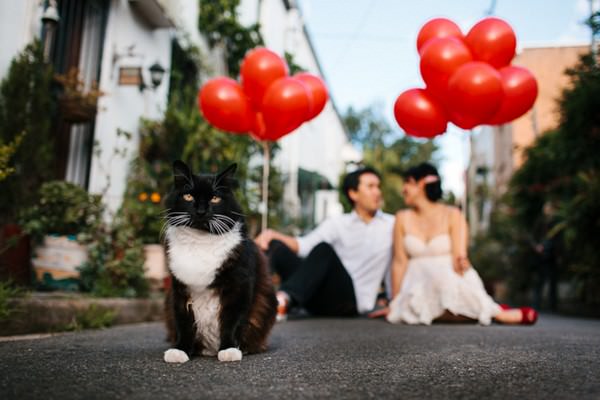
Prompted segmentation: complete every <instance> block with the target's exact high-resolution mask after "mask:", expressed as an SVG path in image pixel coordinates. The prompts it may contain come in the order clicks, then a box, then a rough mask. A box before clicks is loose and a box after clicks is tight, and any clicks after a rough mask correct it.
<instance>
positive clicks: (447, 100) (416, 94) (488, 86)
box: [394, 17, 538, 138]
mask: <svg viewBox="0 0 600 400" xmlns="http://www.w3.org/2000/svg"><path fill="white" fill-rule="evenodd" d="M516 44H517V39H516V37H515V33H514V31H513V30H512V28H511V27H510V25H509V24H508V23H506V22H505V21H503V20H501V19H499V18H493V17H492V18H485V19H483V20H481V21H479V22H478V23H477V24H475V25H474V26H473V27H472V28H471V30H470V31H469V32H468V33H467V35H466V36H463V34H462V32H461V31H460V28H459V27H458V26H457V25H456V24H455V23H454V22H452V21H450V20H448V19H445V18H436V19H433V20H431V21H429V22H427V23H426V24H425V25H424V26H423V27H422V28H421V30H420V31H419V35H418V37H417V49H418V51H419V55H420V56H421V61H420V70H421V76H422V77H423V80H424V81H425V84H426V89H410V90H407V91H405V92H404V93H402V94H401V95H400V96H399V97H398V99H397V100H396V103H395V105H394V116H395V117H396V121H397V122H398V125H400V127H401V128H402V129H403V130H404V131H405V132H406V133H407V134H409V135H412V136H417V137H425V138H432V137H434V136H436V135H439V134H441V133H444V132H445V131H446V127H447V124H448V122H452V123H454V124H455V125H457V126H458V127H460V128H463V129H472V128H474V127H475V126H477V125H500V124H504V123H507V122H510V121H512V120H513V119H515V118H518V117H520V116H521V115H523V114H525V113H526V112H527V111H528V110H529V109H530V108H531V107H532V106H533V103H534V102H535V99H536V97H537V93H538V87H537V82H536V80H535V77H534V76H533V75H532V74H531V72H529V70H527V69H526V68H522V67H517V66H513V65H510V62H511V60H512V59H513V57H514V55H515V48H516Z"/></svg>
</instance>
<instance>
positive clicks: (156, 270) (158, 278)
mask: <svg viewBox="0 0 600 400" xmlns="http://www.w3.org/2000/svg"><path fill="white" fill-rule="evenodd" d="M167 275H168V274H167V262H166V257H165V248H164V246H163V245H162V244H147V245H144V276H145V277H146V279H148V280H149V281H150V286H151V287H152V288H154V289H160V288H162V287H163V285H164V284H163V282H164V279H165V277H166V276H167Z"/></svg>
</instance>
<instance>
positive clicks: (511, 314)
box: [494, 308, 535, 324]
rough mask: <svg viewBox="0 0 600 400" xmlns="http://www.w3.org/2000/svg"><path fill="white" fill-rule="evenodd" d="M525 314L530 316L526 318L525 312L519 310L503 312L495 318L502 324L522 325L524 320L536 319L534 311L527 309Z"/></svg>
mask: <svg viewBox="0 0 600 400" xmlns="http://www.w3.org/2000/svg"><path fill="white" fill-rule="evenodd" d="M525 312H527V313H529V315H525V316H524V315H523V311H522V310H521V309H519V308H511V309H508V310H502V311H500V313H498V314H497V315H496V316H495V317H494V319H495V320H496V321H498V322H500V323H502V324H520V323H521V321H523V319H525V320H527V321H531V320H533V319H534V318H535V315H534V314H535V311H534V310H533V309H527V310H525ZM523 317H525V318H523Z"/></svg>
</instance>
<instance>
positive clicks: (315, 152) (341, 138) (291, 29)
mask: <svg viewBox="0 0 600 400" xmlns="http://www.w3.org/2000/svg"><path fill="white" fill-rule="evenodd" d="M238 11H239V12H240V21H242V22H243V23H245V24H247V25H249V24H251V23H253V22H254V21H256V18H257V15H260V24H261V33H262V36H263V39H264V41H265V45H266V47H268V48H269V49H271V50H273V51H274V52H276V53H278V54H279V55H280V56H283V55H284V53H285V52H286V51H287V52H289V53H291V54H293V56H294V61H295V62H296V64H298V65H300V66H301V67H303V68H305V69H306V70H307V71H308V72H310V73H312V74H314V75H317V76H321V70H320V68H319V65H318V61H317V59H316V55H315V54H314V52H313V49H312V47H311V45H310V42H309V38H308V37H307V35H306V31H305V30H304V22H303V20H302V16H301V15H300V13H299V11H298V10H297V9H295V8H292V9H291V10H286V8H285V5H284V2H283V1H282V0H261V1H259V0H242V2H241V4H240V8H239V10H238ZM321 78H323V77H322V76H321ZM279 143H280V145H281V151H280V153H279V154H278V156H277V158H276V160H275V163H276V164H277V165H278V167H279V168H280V169H281V170H282V172H284V173H285V174H287V175H288V177H289V181H288V184H287V186H286V188H285V190H284V201H285V202H286V203H287V205H288V210H289V212H290V213H291V214H294V213H297V212H299V206H298V204H297V203H298V193H297V173H298V168H304V169H306V170H310V171H315V172H318V173H320V174H321V175H323V176H325V177H327V179H328V180H329V181H330V183H332V184H333V185H337V183H338V179H339V176H340V174H342V173H343V172H344V167H345V161H358V160H359V159H360V154H358V153H357V152H356V151H355V150H354V149H353V148H352V146H351V145H350V144H349V141H348V138H347V136H346V133H345V130H344V127H343V126H342V123H341V121H340V118H339V115H338V114H337V111H336V109H335V108H334V106H333V104H332V102H331V101H329V102H328V103H327V105H326V107H325V109H324V110H323V111H322V112H321V114H319V116H317V117H316V118H315V119H313V120H312V121H309V122H307V123H304V124H303V125H302V126H301V127H300V128H298V129H297V130H296V131H294V132H292V133H291V134H289V135H287V136H285V137H283V138H282V139H281V140H280V142H279ZM317 200H318V201H322V202H329V203H331V201H332V198H331V197H330V196H320V197H319V198H318V199H317ZM323 207H325V206H324V205H322V204H320V203H319V204H315V209H316V210H319V209H322V208H323ZM327 207H329V206H327ZM332 207H333V208H330V207H329V208H328V209H336V210H337V209H338V208H337V206H332ZM324 216H325V213H317V215H316V216H315V217H316V222H319V221H320V220H321V219H322V217H324Z"/></svg>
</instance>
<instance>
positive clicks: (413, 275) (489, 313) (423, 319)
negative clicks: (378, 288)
mask: <svg viewBox="0 0 600 400" xmlns="http://www.w3.org/2000/svg"><path fill="white" fill-rule="evenodd" d="M404 247H405V250H406V253H407V255H408V257H409V261H408V267H407V270H406V274H405V276H404V280H403V281H402V288H401V289H400V293H398V295H397V296H396V297H395V298H394V299H393V300H392V301H391V303H390V312H389V314H388V316H387V320H388V321H389V322H392V323H400V322H404V323H407V324H425V325H429V324H431V321H433V320H434V319H436V318H437V317H439V316H441V315H442V314H443V313H444V311H445V310H448V311H450V312H451V313H453V314H455V315H462V316H465V317H468V318H472V319H475V320H478V321H479V323H481V324H482V325H489V324H490V323H491V321H492V317H494V316H495V315H497V314H498V313H499V312H500V311H501V308H500V306H499V305H498V304H496V303H495V302H494V300H493V299H492V298H491V297H490V296H489V295H488V294H487V292H486V291H485V289H484V287H483V282H482V281H481V278H480V277H479V275H478V274H477V272H476V271H475V270H474V269H473V268H469V269H468V270H467V271H466V272H465V273H464V275H463V276H460V275H459V274H457V273H456V272H454V269H453V267H452V255H451V242H450V235H448V234H443V235H437V236H435V237H433V238H432V239H431V240H429V242H424V241H423V240H422V239H420V238H418V237H416V236H414V235H405V236H404Z"/></svg>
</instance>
